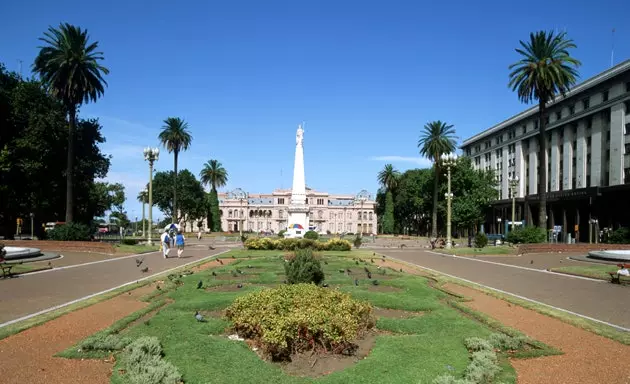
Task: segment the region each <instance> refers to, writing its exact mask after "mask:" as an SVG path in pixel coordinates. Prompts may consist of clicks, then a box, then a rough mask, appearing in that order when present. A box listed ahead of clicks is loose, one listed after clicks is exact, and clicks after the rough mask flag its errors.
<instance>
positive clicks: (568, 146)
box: [560, 125, 577, 191]
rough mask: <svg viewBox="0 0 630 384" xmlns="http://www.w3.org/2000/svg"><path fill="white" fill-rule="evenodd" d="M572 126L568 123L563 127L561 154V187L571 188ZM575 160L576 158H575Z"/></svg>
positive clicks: (564, 188)
mask: <svg viewBox="0 0 630 384" xmlns="http://www.w3.org/2000/svg"><path fill="white" fill-rule="evenodd" d="M574 150H575V148H573V127H572V126H570V125H567V126H565V128H564V141H563V154H562V162H563V167H562V180H561V181H560V182H561V183H562V189H563V190H565V191H566V190H567V189H571V188H573V151H574ZM576 162H577V159H576Z"/></svg>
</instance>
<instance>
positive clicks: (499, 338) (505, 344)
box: [488, 333, 525, 351]
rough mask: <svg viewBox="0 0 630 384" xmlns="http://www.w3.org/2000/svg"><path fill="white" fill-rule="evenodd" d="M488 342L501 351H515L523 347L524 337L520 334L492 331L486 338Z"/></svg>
mask: <svg viewBox="0 0 630 384" xmlns="http://www.w3.org/2000/svg"><path fill="white" fill-rule="evenodd" d="M488 341H489V343H490V344H491V345H492V346H493V347H494V348H495V349H499V350H501V351H516V350H518V349H521V348H523V344H525V339H524V338H523V337H521V336H518V337H515V336H509V335H506V334H505V333H493V334H492V335H490V338H489V339H488Z"/></svg>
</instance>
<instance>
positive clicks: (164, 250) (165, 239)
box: [160, 230, 171, 259]
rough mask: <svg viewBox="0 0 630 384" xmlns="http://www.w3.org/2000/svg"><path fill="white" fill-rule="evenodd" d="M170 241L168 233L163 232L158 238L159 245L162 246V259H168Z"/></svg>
mask: <svg viewBox="0 0 630 384" xmlns="http://www.w3.org/2000/svg"><path fill="white" fill-rule="evenodd" d="M170 240H171V239H170V238H169V237H168V231H167V230H165V231H164V233H162V235H161V236H160V243H161V244H162V255H163V256H164V258H165V259H166V258H168V251H169V250H170V246H171V241H170Z"/></svg>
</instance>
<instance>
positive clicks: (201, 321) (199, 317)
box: [195, 311, 206, 323]
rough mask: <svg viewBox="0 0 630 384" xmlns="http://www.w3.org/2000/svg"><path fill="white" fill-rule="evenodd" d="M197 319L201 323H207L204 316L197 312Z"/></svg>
mask: <svg viewBox="0 0 630 384" xmlns="http://www.w3.org/2000/svg"><path fill="white" fill-rule="evenodd" d="M195 319H197V321H198V322H200V323H205V322H206V319H204V318H203V315H202V314H201V313H199V311H197V312H195Z"/></svg>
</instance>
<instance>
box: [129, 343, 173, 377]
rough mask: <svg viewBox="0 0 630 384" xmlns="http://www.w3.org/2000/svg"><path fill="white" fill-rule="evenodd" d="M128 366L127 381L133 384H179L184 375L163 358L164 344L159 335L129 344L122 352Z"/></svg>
mask: <svg viewBox="0 0 630 384" xmlns="http://www.w3.org/2000/svg"><path fill="white" fill-rule="evenodd" d="M122 363H123V365H124V366H125V368H126V372H125V373H124V375H125V379H127V380H125V382H129V383H132V384H178V383H181V381H182V375H181V374H180V373H179V371H178V370H177V368H176V367H175V366H174V365H173V364H171V363H169V362H168V361H165V360H164V359H162V346H161V345H160V341H159V340H158V339H157V337H146V336H145V337H141V338H139V339H137V340H136V341H134V342H133V343H131V344H129V346H127V348H125V350H124V351H123V354H122Z"/></svg>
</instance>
